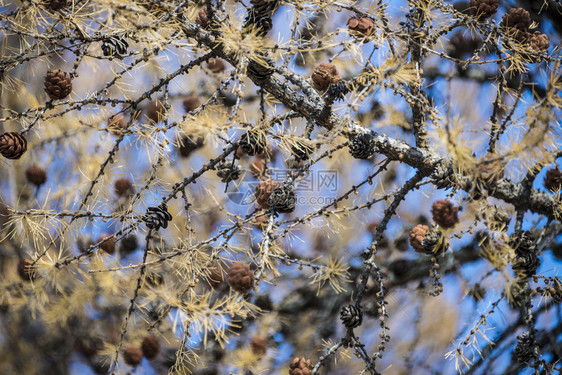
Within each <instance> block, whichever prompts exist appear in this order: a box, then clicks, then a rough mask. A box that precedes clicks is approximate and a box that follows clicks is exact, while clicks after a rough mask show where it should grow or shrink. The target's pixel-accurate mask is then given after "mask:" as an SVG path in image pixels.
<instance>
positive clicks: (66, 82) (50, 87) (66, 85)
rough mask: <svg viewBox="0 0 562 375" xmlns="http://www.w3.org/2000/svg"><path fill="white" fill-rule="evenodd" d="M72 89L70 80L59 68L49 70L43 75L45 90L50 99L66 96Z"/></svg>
mask: <svg viewBox="0 0 562 375" xmlns="http://www.w3.org/2000/svg"><path fill="white" fill-rule="evenodd" d="M71 91H72V80H71V78H70V76H69V75H68V73H66V72H63V71H62V70H60V69H57V70H49V71H48V72H47V75H46V76H45V92H46V93H47V95H49V98H51V99H52V100H60V99H64V98H66V97H67V96H68V95H69V94H70V92H71Z"/></svg>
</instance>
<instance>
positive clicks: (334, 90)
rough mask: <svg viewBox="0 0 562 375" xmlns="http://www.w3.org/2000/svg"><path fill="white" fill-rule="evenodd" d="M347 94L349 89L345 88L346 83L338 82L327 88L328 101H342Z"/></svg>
mask: <svg viewBox="0 0 562 375" xmlns="http://www.w3.org/2000/svg"><path fill="white" fill-rule="evenodd" d="M348 92H349V87H347V83H346V82H345V81H344V80H340V81H339V82H337V83H334V84H333V85H331V86H330V87H329V88H328V99H329V100H331V101H335V102H337V101H341V100H344V99H345V95H346V94H347V93H348Z"/></svg>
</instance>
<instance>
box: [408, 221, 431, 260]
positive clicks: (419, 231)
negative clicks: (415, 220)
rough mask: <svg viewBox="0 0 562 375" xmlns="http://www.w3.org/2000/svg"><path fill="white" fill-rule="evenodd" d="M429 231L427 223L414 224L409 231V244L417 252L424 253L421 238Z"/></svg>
mask: <svg viewBox="0 0 562 375" xmlns="http://www.w3.org/2000/svg"><path fill="white" fill-rule="evenodd" d="M428 233H429V227H428V226H427V225H422V224H419V225H416V226H415V227H414V228H413V229H412V230H411V231H410V245H412V247H413V248H414V250H416V251H417V252H418V253H425V247H424V246H423V245H422V242H423V239H424V238H425V235H426V234H428Z"/></svg>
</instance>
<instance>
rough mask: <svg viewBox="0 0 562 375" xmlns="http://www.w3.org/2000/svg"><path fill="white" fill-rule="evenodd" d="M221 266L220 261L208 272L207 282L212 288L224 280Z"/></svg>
mask: <svg viewBox="0 0 562 375" xmlns="http://www.w3.org/2000/svg"><path fill="white" fill-rule="evenodd" d="M222 267H223V266H222V265H221V264H220V263H217V264H216V266H215V267H214V268H213V269H212V270H211V272H210V273H209V278H208V280H207V282H208V283H209V285H210V286H211V287H212V288H216V287H218V286H219V285H221V284H222V282H223V281H224V276H223V274H222V270H223V268H222Z"/></svg>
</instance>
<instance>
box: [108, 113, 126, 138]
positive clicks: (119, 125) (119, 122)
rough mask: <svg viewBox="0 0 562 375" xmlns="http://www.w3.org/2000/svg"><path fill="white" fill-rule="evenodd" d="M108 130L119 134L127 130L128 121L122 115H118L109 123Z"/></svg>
mask: <svg viewBox="0 0 562 375" xmlns="http://www.w3.org/2000/svg"><path fill="white" fill-rule="evenodd" d="M107 128H108V129H109V131H110V132H112V133H114V134H118V133H119V131H121V130H125V129H127V120H126V119H125V116H123V115H122V114H120V113H119V114H116V115H115V116H113V117H111V118H110V119H109V121H108V122H107Z"/></svg>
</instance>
